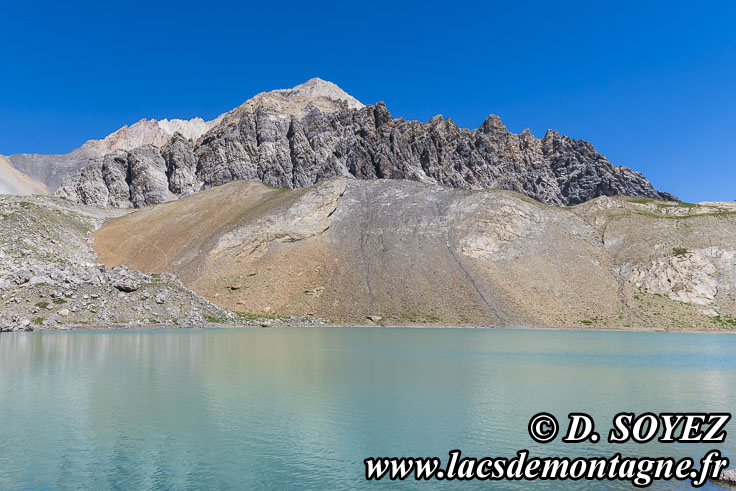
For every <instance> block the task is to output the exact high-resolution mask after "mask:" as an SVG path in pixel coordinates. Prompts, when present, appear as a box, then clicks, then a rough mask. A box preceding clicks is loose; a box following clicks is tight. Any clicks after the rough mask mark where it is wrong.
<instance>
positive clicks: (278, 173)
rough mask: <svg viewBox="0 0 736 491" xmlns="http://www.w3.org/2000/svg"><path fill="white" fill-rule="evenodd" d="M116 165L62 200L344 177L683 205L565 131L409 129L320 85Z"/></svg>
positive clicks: (76, 179) (438, 120) (135, 203)
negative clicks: (538, 135)
mask: <svg viewBox="0 0 736 491" xmlns="http://www.w3.org/2000/svg"><path fill="white" fill-rule="evenodd" d="M140 153H145V154H146V156H145V158H143V159H141V158H140V157H139V155H138V154H140ZM156 153H157V155H155V154H156ZM110 158H111V157H110V155H107V156H105V157H101V158H97V159H95V160H93V161H92V163H90V164H89V165H88V166H87V167H85V168H82V169H81V170H79V171H77V172H75V173H73V174H72V175H70V176H68V177H67V178H66V179H65V180H64V182H63V184H62V186H61V187H60V189H59V190H58V192H57V196H61V197H64V198H66V199H69V200H72V201H76V202H80V203H85V204H97V205H111V206H121V207H140V206H143V205H146V204H152V203H160V202H162V201H166V200H169V199H172V198H176V197H182V196H185V195H188V194H191V193H193V192H196V191H199V190H201V189H206V188H210V187H213V186H219V185H222V184H225V183H227V182H231V181H237V180H258V181H261V182H263V183H265V184H269V185H272V186H277V187H281V188H299V187H304V186H309V185H312V184H315V183H317V182H319V181H322V180H324V179H327V178H330V177H333V176H344V177H354V178H358V179H408V180H414V181H421V182H428V183H436V184H442V185H445V186H449V187H455V188H462V189H490V188H500V189H506V190H513V191H518V192H520V193H523V194H525V195H527V196H529V197H532V198H534V199H537V200H539V201H542V202H544V203H548V204H555V205H574V204H577V203H582V202H584V201H588V200H590V199H593V198H595V197H598V196H613V195H628V196H639V197H647V198H655V199H663V200H674V199H675V197H674V196H672V195H670V194H668V193H663V192H660V191H657V190H655V189H654V188H653V187H652V185H651V184H650V183H649V181H648V180H647V179H646V178H645V177H644V176H642V175H641V174H639V173H637V172H634V171H632V170H631V169H628V168H626V167H621V166H619V167H616V166H613V165H612V164H611V163H610V162H609V161H608V160H607V159H606V158H605V157H603V156H602V155H601V154H599V153H598V152H597V151H596V150H595V148H594V147H593V146H592V145H591V144H590V143H588V142H585V141H582V140H574V139H571V138H569V137H567V136H560V135H559V134H558V133H557V132H556V131H551V130H550V131H548V132H547V134H546V135H545V136H544V137H543V138H542V139H537V138H535V137H534V136H533V135H532V134H531V133H530V132H529V131H528V130H525V131H524V132H522V133H521V134H519V135H516V134H513V133H511V132H509V131H508V130H507V129H506V127H505V126H504V125H503V124H502V123H501V120H500V119H499V118H498V117H497V116H490V117H489V118H488V119H487V120H486V121H485V122H484V123H483V124H482V125H481V127H480V128H478V129H475V130H468V129H464V128H459V127H458V126H457V125H456V124H455V123H454V122H453V121H452V120H451V119H444V118H442V117H441V116H436V117H434V118H432V119H431V120H429V121H428V122H426V123H421V122H418V121H405V120H404V119H402V118H393V117H392V115H391V114H390V113H389V111H388V110H387V108H386V106H385V105H384V104H383V103H378V104H376V105H368V106H363V105H362V104H360V103H359V102H358V101H357V100H355V99H354V98H352V97H350V96H349V95H347V94H346V93H344V92H343V91H341V90H340V89H339V88H337V86H335V85H334V84H330V83H329V82H324V81H320V80H311V81H309V82H307V83H306V84H303V85H302V86H298V87H295V88H294V89H290V90H279V91H273V92H269V93H263V94H259V95H257V96H255V97H254V98H252V99H250V100H249V101H247V102H246V103H245V104H243V105H242V106H240V107H238V108H236V109H234V110H233V111H231V112H229V113H227V114H224V115H222V116H220V117H219V118H218V119H217V120H216V121H215V122H213V124H212V126H211V128H210V129H209V130H208V131H207V132H206V133H204V134H203V135H202V136H201V137H200V138H198V139H196V140H195V139H188V138H186V137H185V136H184V135H182V134H180V133H175V134H174V136H173V137H172V138H171V139H170V140H168V141H167V142H166V143H165V144H160V145H153V146H152V147H150V148H149V149H148V150H146V151H145V152H142V150H141V149H139V148H136V149H132V150H130V151H119V152H118V153H116V154H115V157H114V159H116V162H118V165H116V166H115V167H113V166H111V165H110V164H109V160H110ZM118 171H119V172H118ZM164 175H165V180H164V179H163V177H162V176H164ZM126 187H127V189H128V195H127V197H126V196H125V188H126ZM113 195H114V196H115V198H114V199H111V196H113Z"/></svg>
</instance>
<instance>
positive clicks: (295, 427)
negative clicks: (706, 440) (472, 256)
mask: <svg viewBox="0 0 736 491" xmlns="http://www.w3.org/2000/svg"><path fill="white" fill-rule="evenodd" d="M734 353H736V336H732V335H717V334H682V333H632V332H594V331H537V330H472V329H380V328H312V329H308V328H304V329H232V330H227V329H214V330H151V331H114V332H106V331H98V332H40V333H39V332H37V333H23V334H8V335H6V334H3V335H0V489H29V488H30V489H41V488H43V489H57V488H58V489H74V488H87V489H104V488H113V487H115V488H118V489H170V488H199V489H202V488H237V489H246V488H251V489H253V488H273V489H283V488H312V489H323V488H325V487H333V488H355V487H360V488H362V487H374V488H376V487H396V486H397V483H392V482H386V483H383V482H382V483H378V484H376V483H375V482H374V483H367V482H365V481H364V466H363V459H364V458H366V457H371V456H439V457H441V458H443V461H444V459H446V457H447V452H448V451H449V450H452V449H455V448H459V449H460V450H462V452H463V455H467V456H473V457H478V458H480V457H487V456H488V457H495V456H508V457H511V456H513V455H515V452H516V451H517V450H519V449H523V448H526V449H528V450H529V451H530V452H531V453H532V455H535V456H555V455H567V456H569V457H576V456H594V455H601V456H610V455H612V454H613V453H615V452H621V453H623V454H624V455H626V456H653V457H658V456H670V455H672V456H676V457H684V456H692V457H698V459H699V458H700V457H702V455H703V454H704V453H705V451H706V450H708V449H710V448H711V447H712V445H711V446H703V445H693V444H670V445H665V444H658V443H655V444H649V445H644V446H642V445H636V444H625V445H617V446H614V445H609V444H607V443H604V442H601V443H598V444H591V443H588V444H578V445H569V444H562V443H559V442H553V443H550V444H547V445H542V444H538V443H535V442H534V441H532V440H531V438H530V437H529V435H528V433H527V423H528V421H529V418H530V417H531V416H532V415H533V414H535V413H537V412H540V411H546V412H550V413H552V414H555V415H556V416H557V417H558V419H559V420H560V422H561V423H563V422H564V421H565V420H566V415H567V413H568V412H571V411H577V412H588V413H590V414H591V415H593V416H594V417H595V419H596V422H597V424H598V428H597V429H599V430H600V433H601V434H602V435H605V434H607V431H608V429H609V428H610V421H611V419H612V417H613V416H614V415H615V414H616V413H617V412H620V411H631V412H635V413H641V412H646V411H650V412H655V413H656V412H672V411H676V412H685V411H718V412H723V411H728V410H732V409H733V408H736V355H734ZM558 440H559V438H558ZM735 442H736V426H734V423H731V424H730V425H729V438H728V439H727V440H726V442H725V443H724V444H722V445H720V446H716V448H720V449H721V450H722V452H723V453H724V454H725V455H726V456H728V457H730V458H731V460H732V462H733V463H734V464H736V443H735ZM732 466H733V464H732ZM502 484H503V487H505V488H510V487H523V486H525V485H524V484H519V483H502ZM550 484H554V483H544V485H543V486H536V487H539V488H547V487H554V486H550ZM570 484H571V483H558V486H559V487H570ZM585 484H586V483H580V484H579V485H578V487H586V486H585ZM402 485H403V487H424V488H428V487H443V488H447V487H466V488H468V487H481V486H483V487H486V486H487V484H483V483H457V482H455V483H443V484H442V485H441V486H439V483H437V482H434V483H421V484H418V483H416V482H406V483H402ZM526 486H528V485H526ZM595 487H596V488H606V487H608V488H629V487H630V485H626V484H621V483H600V484H598V485H596V486H595ZM659 487H665V488H671V487H683V488H684V487H685V486H684V484H678V483H663V484H660V485H659Z"/></svg>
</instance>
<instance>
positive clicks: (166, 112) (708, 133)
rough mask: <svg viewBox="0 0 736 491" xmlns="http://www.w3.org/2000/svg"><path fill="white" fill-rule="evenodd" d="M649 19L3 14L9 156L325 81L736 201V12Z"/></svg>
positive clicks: (474, 8)
mask: <svg viewBox="0 0 736 491" xmlns="http://www.w3.org/2000/svg"><path fill="white" fill-rule="evenodd" d="M604 3H605V4H606V5H604ZM642 3H644V2H630V3H627V2H590V1H586V2H563V3H560V2H550V1H545V2H508V1H505V2H478V3H465V2H453V3H449V2H396V1H393V2H381V1H379V2H344V1H343V2H317V1H315V2H278V3H276V2H257V3H248V2H237V3H236V2H233V3H222V2H217V1H210V2H201V1H200V2H197V3H189V2H186V1H179V2H154V1H147V2H137V1H129V2H123V3H120V2H76V3H73V4H72V3H67V2H45V1H40V2H36V3H28V2H25V3H24V2H3V3H2V5H0V19H2V28H0V46H1V48H0V66H2V73H1V74H0V153H2V154H5V155H8V154H12V153H17V152H37V153H63V152H67V151H70V150H72V149H74V148H75V147H78V146H79V145H81V144H82V143H83V142H84V141H85V140H86V139H88V138H101V137H103V136H105V135H106V134H108V133H110V132H112V131H114V130H116V129H117V128H119V127H120V126H122V125H123V124H130V123H133V122H135V121H137V120H139V119H140V118H143V117H149V118H151V117H153V118H165V117H169V118H172V117H178V118H191V117H194V116H201V117H204V118H206V119H208V118H213V117H215V116H217V115H218V114H220V113H222V112H224V111H227V110H229V109H231V108H233V107H235V106H237V105H239V104H240V103H242V102H243V101H244V100H246V99H248V98H249V97H251V96H252V95H254V94H256V93H258V92H261V91H264V90H271V89H275V88H284V87H291V86H293V85H296V84H298V83H301V82H303V81H305V80H307V79H309V78H311V77H315V76H318V77H321V78H324V79H327V80H331V81H333V82H335V83H337V84H338V85H340V86H341V87H342V88H343V89H345V90H346V91H347V92H349V93H351V94H352V95H354V96H355V97H357V98H358V99H360V100H361V101H363V102H365V103H373V102H376V101H380V100H382V101H385V102H386V104H387V106H388V108H389V110H390V111H391V113H392V114H393V115H394V116H395V117H396V116H403V117H405V118H407V119H419V120H423V121H424V120H427V119H429V118H430V117H432V116H433V115H435V114H438V113H441V114H444V115H445V116H446V117H452V118H453V120H455V122H456V123H458V124H459V125H460V126H464V127H470V128H475V127H477V126H479V125H480V123H481V122H482V121H483V120H484V119H485V118H486V117H487V115H488V114H490V113H495V114H499V115H500V116H501V118H502V120H503V121H504V123H505V124H506V125H507V126H508V127H509V129H511V130H512V131H514V132H520V131H522V130H523V129H524V128H525V127H529V128H530V129H531V130H532V132H533V133H534V134H535V135H536V136H538V137H541V136H542V135H543V134H544V132H545V131H546V130H547V129H548V128H556V129H558V130H559V131H560V132H561V133H565V134H568V135H570V136H571V137H573V138H580V139H585V140H589V141H591V142H592V143H593V144H594V145H595V146H596V148H597V149H598V150H599V151H600V152H601V153H603V154H604V155H606V156H607V157H608V158H609V160H611V161H612V162H613V163H614V164H624V165H628V166H629V167H632V168H633V169H635V170H637V171H640V172H642V173H643V174H644V175H646V176H647V177H649V178H650V180H651V181H652V182H653V183H654V185H655V186H656V187H657V188H659V189H662V190H666V191H669V192H672V193H674V194H676V195H678V196H679V197H680V198H681V199H684V200H687V201H700V200H728V201H730V200H734V199H736V166H735V165H734V164H736V2H647V3H646V5H642Z"/></svg>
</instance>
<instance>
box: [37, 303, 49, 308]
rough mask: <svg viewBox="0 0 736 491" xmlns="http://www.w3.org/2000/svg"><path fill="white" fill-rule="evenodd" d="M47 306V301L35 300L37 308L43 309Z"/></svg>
mask: <svg viewBox="0 0 736 491" xmlns="http://www.w3.org/2000/svg"><path fill="white" fill-rule="evenodd" d="M48 306H49V303H48V302H36V307H38V308H39V309H45V308H46V307H48Z"/></svg>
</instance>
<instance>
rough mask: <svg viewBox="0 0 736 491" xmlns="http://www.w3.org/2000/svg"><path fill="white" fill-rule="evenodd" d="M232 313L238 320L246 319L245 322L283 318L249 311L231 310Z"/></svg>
mask: <svg viewBox="0 0 736 491" xmlns="http://www.w3.org/2000/svg"><path fill="white" fill-rule="evenodd" d="M233 314H235V315H236V316H237V318H238V320H241V321H246V322H253V321H258V320H265V319H269V320H276V319H283V317H279V316H277V315H268V314H252V313H250V312H238V311H235V310H234V311H233Z"/></svg>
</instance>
